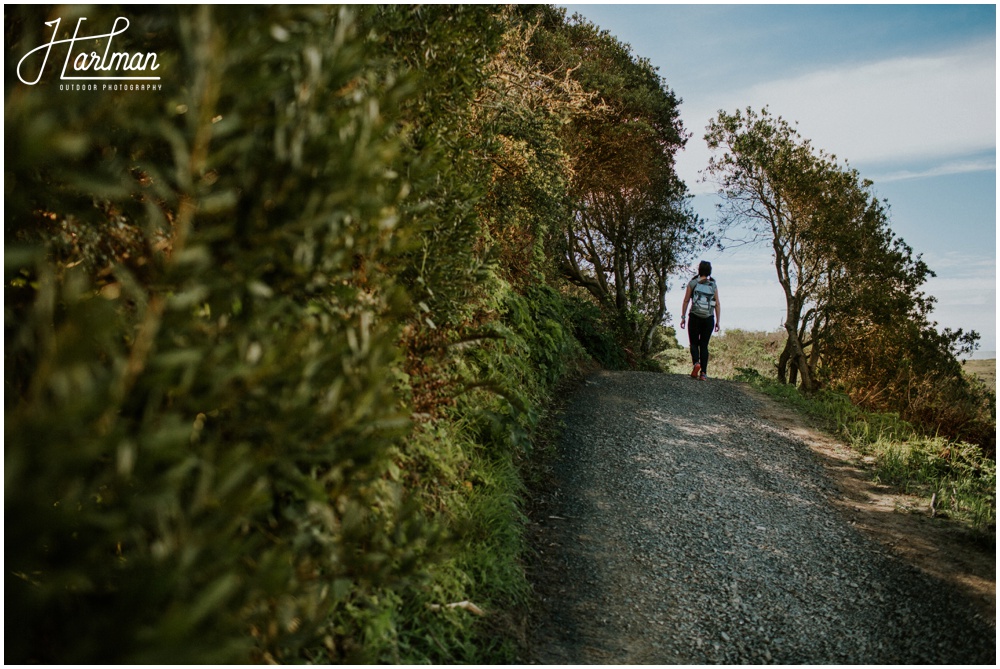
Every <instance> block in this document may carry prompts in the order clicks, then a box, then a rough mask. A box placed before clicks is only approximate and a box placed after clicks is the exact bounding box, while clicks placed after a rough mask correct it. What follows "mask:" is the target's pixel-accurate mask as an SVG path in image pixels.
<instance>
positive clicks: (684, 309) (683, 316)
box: [681, 283, 691, 330]
mask: <svg viewBox="0 0 1000 669" xmlns="http://www.w3.org/2000/svg"><path fill="white" fill-rule="evenodd" d="M690 301H691V284H690V283H688V285H687V290H685V291H684V304H682V305H681V330H683V329H684V321H685V320H687V312H688V302H690Z"/></svg>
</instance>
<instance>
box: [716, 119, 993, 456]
mask: <svg viewBox="0 0 1000 669" xmlns="http://www.w3.org/2000/svg"><path fill="white" fill-rule="evenodd" d="M705 138H706V141H708V143H709V146H710V147H711V148H713V149H716V150H718V151H720V152H721V156H714V157H713V158H712V159H711V161H710V164H709V168H708V172H709V174H711V175H712V176H713V177H714V178H715V179H716V180H717V181H718V182H719V185H720V186H721V187H722V190H723V192H724V194H725V197H726V203H725V206H724V215H723V220H722V224H723V226H724V227H728V226H740V227H744V228H746V229H747V230H748V232H749V233H750V235H751V239H755V240H757V241H766V242H767V243H768V244H769V246H770V247H771V248H772V249H773V251H774V262H775V269H776V270H777V274H778V279H779V283H780V284H781V286H782V289H783V290H784V293H785V301H786V319H785V331H786V335H787V337H786V339H785V348H784V350H783V351H782V352H781V354H780V355H779V357H778V360H777V375H778V379H779V380H780V381H781V382H790V383H793V384H794V383H796V381H797V379H801V384H802V387H803V389H804V390H806V391H807V392H811V391H814V390H817V389H819V388H822V387H835V388H843V389H844V390H846V391H847V392H848V393H849V394H850V396H851V397H852V399H853V400H854V401H855V402H856V403H858V404H859V405H862V406H864V407H866V408H869V409H872V410H875V411H889V412H897V413H900V414H901V415H903V416H905V417H906V418H907V419H908V420H911V421H914V422H916V423H919V424H920V425H922V426H923V427H924V428H926V429H932V430H935V431H937V432H940V433H941V434H944V435H947V436H948V437H950V438H953V439H959V440H968V441H971V442H974V443H977V444H979V445H980V446H981V447H982V448H983V450H984V452H985V453H986V454H987V455H992V454H994V452H995V449H996V420H995V405H996V399H995V394H990V393H988V392H985V389H982V388H979V387H977V386H976V385H975V384H972V383H970V382H969V380H968V378H967V377H966V376H965V375H964V374H962V371H961V367H960V364H959V362H958V360H957V359H956V354H967V353H969V352H971V351H972V350H974V349H975V347H976V342H977V340H978V339H979V335H978V334H977V333H975V332H963V331H962V330H955V331H953V330H950V329H944V330H940V331H939V328H938V327H937V323H935V322H933V321H931V320H930V315H931V312H932V310H933V305H934V299H933V298H932V297H928V296H927V295H925V294H923V293H922V292H921V290H920V288H921V286H922V285H923V284H924V283H925V282H926V280H927V279H928V278H929V277H932V276H933V275H934V274H933V272H932V271H931V270H930V268H929V267H928V266H927V264H926V263H925V262H924V261H923V260H922V258H921V257H920V256H919V255H915V254H914V251H913V249H912V248H911V247H910V246H908V245H907V244H906V243H905V242H904V241H903V240H902V239H901V238H899V237H897V236H896V235H895V234H894V233H893V231H892V230H891V229H890V228H889V212H888V204H887V203H885V202H881V201H879V200H878V198H877V197H876V195H875V193H874V191H873V185H874V184H873V183H872V182H871V181H868V180H864V179H861V177H860V176H859V174H858V173H857V171H856V170H853V169H850V167H849V166H848V165H847V163H846V162H845V163H843V164H842V165H841V164H839V163H837V161H836V157H835V156H831V155H828V154H826V153H825V152H823V151H821V150H816V149H814V148H813V147H812V145H811V143H810V142H809V140H806V139H803V138H802V137H801V136H800V135H799V133H798V131H797V130H795V128H794V127H793V126H792V125H791V124H789V123H788V122H787V121H785V120H784V119H782V118H781V117H780V116H779V117H774V116H772V115H771V114H770V113H769V112H768V110H767V109H764V110H763V111H762V112H760V113H759V114H758V113H757V112H754V111H753V110H752V109H747V110H746V111H745V112H743V111H737V112H735V113H733V114H728V113H726V112H720V113H719V115H718V117H717V118H716V119H713V121H712V123H711V124H710V126H709V129H708V133H707V134H706V136H705Z"/></svg>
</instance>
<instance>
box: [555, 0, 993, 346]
mask: <svg viewBox="0 0 1000 669" xmlns="http://www.w3.org/2000/svg"><path fill="white" fill-rule="evenodd" d="M564 6H565V7H567V13H568V14H569V15H572V14H573V13H579V14H581V15H583V16H584V17H585V18H587V19H588V20H589V21H591V22H592V23H594V24H596V25H598V26H600V27H601V28H603V29H606V30H608V31H609V32H610V33H611V34H613V35H614V36H615V37H617V38H618V39H619V40H620V41H622V42H624V43H626V44H629V45H631V46H632V49H633V51H634V52H635V53H636V54H637V55H638V56H641V57H644V58H648V59H649V60H650V62H651V63H652V64H653V65H654V66H656V67H657V68H659V72H660V75H661V76H662V77H663V78H664V79H665V80H666V82H667V85H668V86H669V87H670V88H671V89H673V90H674V91H675V92H676V93H677V95H678V96H679V97H680V98H682V99H683V104H682V105H681V118H682V119H683V122H684V125H685V127H686V128H687V129H688V130H689V131H690V132H691V133H692V135H693V136H692V138H691V139H690V140H689V142H688V146H687V149H686V150H685V151H684V153H683V154H682V155H680V156H679V157H678V172H679V173H680V175H681V177H682V178H683V179H684V181H685V182H686V183H687V184H688V187H689V189H690V190H691V191H692V192H693V193H694V194H695V201H694V206H695V208H696V210H697V211H698V212H699V213H700V214H701V215H702V216H703V217H705V218H707V219H709V220H710V221H712V220H714V218H715V213H714V204H715V202H716V201H717V200H716V196H715V195H713V194H712V193H713V192H714V190H715V189H714V187H713V186H712V184H710V183H703V182H702V180H701V175H700V174H699V171H700V170H702V169H704V167H705V166H706V165H707V162H708V157H709V155H710V153H709V150H708V148H707V146H705V143H704V140H703V138H702V136H703V135H704V128H705V126H706V124H707V123H708V120H709V119H710V118H711V117H712V116H714V114H715V112H716V111H718V110H719V109H725V110H726V111H730V112H731V111H734V110H735V109H737V108H745V107H747V106H752V107H754V108H756V109H758V110H759V109H760V108H761V107H763V106H764V105H767V106H769V108H770V110H771V112H773V113H774V114H777V115H781V116H783V117H784V118H786V119H788V120H790V121H796V122H798V129H799V132H800V133H801V134H802V136H803V137H806V138H808V139H811V140H812V142H813V144H814V145H815V146H816V147H818V148H821V149H823V150H825V151H827V152H829V153H832V154H835V155H837V156H838V158H840V159H846V160H848V161H849V162H850V165H851V166H852V167H854V168H855V169H857V170H858V171H859V172H860V173H861V175H862V176H863V177H866V178H869V179H871V180H872V181H874V182H875V190H876V192H877V193H878V194H879V195H880V197H882V198H885V199H887V200H888V201H889V204H890V207H891V209H890V211H891V216H892V219H891V227H892V229H893V231H894V232H895V233H896V234H897V235H898V236H900V237H902V238H903V239H904V240H906V242H907V243H908V244H910V246H912V247H913V248H914V249H915V251H917V252H918V253H922V254H923V257H924V260H925V261H926V262H927V263H928V265H930V267H931V269H933V270H934V271H935V272H936V274H937V277H936V278H933V279H931V280H930V281H929V282H928V283H927V284H926V285H925V287H924V288H925V291H926V292H928V293H930V294H931V295H934V296H935V297H937V298H938V305H937V307H936V309H935V312H934V320H936V321H938V322H939V324H940V326H941V327H951V328H959V327H961V328H964V329H967V330H968V329H974V330H976V331H978V332H979V333H980V334H981V335H982V340H981V348H982V350H983V351H984V352H986V351H995V350H996V249H997V246H996V192H997V180H996V127H997V124H996V6H995V5H993V4H988V5H984V4H979V5H896V4H890V5H752V4H741V5H716V4H697V5H680V4H633V5H624V4H611V5H608V4H603V5H601V4H574V5H564ZM707 259H709V260H711V261H712V262H713V265H714V266H715V270H716V271H715V276H716V278H717V279H718V280H719V285H720V296H721V298H722V304H723V317H722V321H723V323H722V324H723V328H727V327H728V328H743V329H750V330H773V329H776V328H778V327H779V326H780V324H781V322H782V321H783V316H784V298H783V296H782V293H781V289H780V287H779V286H778V285H777V282H776V279H775V275H774V269H773V267H772V266H771V264H770V262H771V261H770V254H769V253H768V251H767V250H764V249H754V248H746V247H744V248H741V249H738V250H733V251H727V252H725V253H721V254H720V253H718V252H713V253H711V254H709V256H707ZM673 297H676V300H674V301H676V302H677V304H676V305H674V304H673V303H672V302H670V303H669V306H670V307H671V310H672V311H677V310H679V309H680V301H681V296H680V295H679V294H678V295H675V296H672V297H671V298H668V300H669V299H673ZM989 357H993V356H992V355H990V356H989Z"/></svg>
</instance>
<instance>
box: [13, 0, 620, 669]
mask: <svg viewBox="0 0 1000 669" xmlns="http://www.w3.org/2000/svg"><path fill="white" fill-rule="evenodd" d="M529 14H530V12H529V13H525V12H518V11H515V10H512V9H509V8H501V7H489V6H461V7H458V6H455V7H440V6H430V7H416V6H379V7H367V8H329V7H314V6H308V7H239V8H221V7H220V8H210V7H174V8H164V7H144V8H138V7H130V8H128V9H118V8H115V7H108V6H100V7H88V8H86V9H81V8H60V9H58V10H47V9H45V8H38V7H16V8H8V9H5V27H6V33H5V45H6V49H7V54H8V58H7V60H6V64H5V93H6V108H5V142H6V148H5V160H6V163H5V175H4V176H5V205H4V206H5V210H4V219H5V230H4V239H5V249H4V259H5V265H4V292H5V302H4V327H5V332H4V337H5V350H4V363H5V374H4V389H5V394H4V410H5V435H4V438H5V449H4V450H5V453H4V455H5V488H4V499H5V507H4V521H5V547H6V548H5V564H6V567H7V569H6V573H5V576H4V578H5V593H6V598H7V599H6V603H7V611H8V615H7V616H6V618H5V620H6V622H5V630H4V631H5V640H6V651H5V660H7V661H11V662H17V663H22V662H24V663H27V662H48V663H92V662H99V663H120V662H129V663H133V662H141V663H145V662H150V663H153V662H156V663H160V662H166V663H180V662H196V663H223V662H245V661H279V662H295V661H317V662H330V661H353V662H359V661H362V662H369V661H380V662H427V661H431V662H482V661H498V660H511V659H514V655H513V647H512V646H511V643H510V638H511V630H510V629H509V625H508V624H507V623H505V622H504V621H505V620H506V619H507V618H505V616H503V615H501V613H502V612H503V611H506V610H512V609H514V608H516V607H518V606H521V605H524V604H525V603H526V602H527V598H528V596H529V592H528V586H527V582H526V580H525V578H524V574H523V573H522V572H521V568H520V564H521V562H520V560H521V557H522V554H523V550H524V547H523V544H522V536H521V531H522V527H521V522H522V519H521V516H520V512H519V507H518V499H519V495H520V493H521V487H522V483H521V472H520V470H519V467H520V466H521V463H522V462H523V461H524V460H525V458H526V456H527V455H528V453H529V452H530V449H531V443H532V432H533V430H534V429H535V427H536V426H537V424H538V421H539V420H540V418H541V415H542V411H543V407H544V405H545V402H546V400H547V398H548V395H549V393H550V391H551V388H552V387H553V385H554V384H555V383H556V382H557V381H558V380H559V379H560V378H561V377H562V376H563V375H564V374H565V372H566V371H567V370H568V369H569V368H571V367H572V366H573V365H574V364H575V361H577V360H580V359H582V358H583V357H584V356H585V355H586V353H585V352H584V348H583V346H581V344H580V342H579V341H578V339H577V337H575V336H574V334H577V335H579V336H580V337H581V339H583V340H584V342H585V344H586V345H587V347H588V348H589V349H590V350H591V351H593V352H594V354H595V355H596V356H597V357H599V358H602V359H603V360H604V361H606V362H607V363H609V364H615V365H618V364H621V362H622V353H621V350H620V348H616V347H617V346H618V344H617V343H616V342H615V341H614V339H613V338H611V337H610V336H609V335H608V334H607V332H608V329H607V326H606V325H604V324H603V323H604V320H603V319H604V316H603V315H602V314H601V313H600V312H599V311H595V308H594V307H592V306H587V305H584V304H582V303H580V302H579V301H578V300H570V299H569V298H567V297H566V296H565V295H564V294H563V292H562V289H561V288H560V284H559V282H558V281H557V280H556V279H555V278H554V277H555V276H556V270H555V267H554V263H553V262H551V260H550V255H549V253H548V252H547V251H546V249H547V248H548V247H550V246H551V240H552V238H553V236H558V234H559V231H560V229H561V226H564V225H565V224H566V220H567V219H566V217H567V216H570V215H571V214H570V211H571V207H570V206H569V204H568V201H567V197H568V196H567V192H568V183H569V180H570V179H571V178H572V174H571V170H570V167H569V166H570V164H571V163H570V161H569V160H568V159H567V157H566V155H565V152H564V148H563V144H562V140H561V139H560V137H561V133H562V132H563V129H564V128H565V126H566V124H568V123H570V122H571V121H572V118H573V115H574V114H577V113H579V111H580V109H581V108H582V106H585V103H586V102H587V101H588V100H589V98H588V97H587V96H586V95H585V94H583V93H582V92H581V91H580V90H579V86H578V85H577V84H575V83H574V82H572V81H571V80H570V79H569V78H568V77H564V78H562V79H560V78H557V77H553V76H551V75H550V73H545V72H541V71H538V70H537V69H533V68H534V65H533V64H532V62H531V60H530V58H529V56H528V54H529V48H528V46H529V44H530V40H531V35H532V33H533V31H534V30H536V29H538V27H537V26H536V25H535V24H533V23H532V22H531V21H530V20H527V19H526V18H524V17H525V16H528V15H529ZM122 15H127V16H128V17H129V19H130V21H131V27H130V30H129V33H128V34H127V35H125V36H122V37H121V38H116V39H119V40H120V41H119V42H116V47H118V48H122V49H126V50H129V51H139V50H141V51H143V52H146V51H156V52H157V53H158V54H159V56H160V66H161V68H162V72H163V73H164V76H163V90H162V91H159V92H157V93H155V94H146V93H143V94H139V93H136V92H107V91H93V92H91V91H83V92H67V91H60V90H58V87H57V85H56V84H57V82H58V80H57V79H56V75H55V74H54V73H53V72H54V71H58V68H56V69H55V70H53V66H52V64H51V63H50V65H49V66H48V70H49V71H48V73H47V74H46V75H45V76H43V79H42V81H41V82H40V83H39V84H38V85H34V86H29V85H25V84H23V83H21V82H20V81H19V80H18V78H17V76H16V72H15V69H16V67H17V64H18V62H19V61H20V59H21V56H22V55H23V54H25V53H27V52H28V51H30V50H31V49H32V48H34V47H35V46H37V45H39V44H42V43H44V42H45V41H47V40H48V39H49V35H50V33H49V32H48V31H49V30H50V28H47V27H46V26H45V22H46V21H50V20H52V18H53V17H59V18H61V19H62V23H61V28H60V30H61V32H60V36H62V33H65V32H66V31H71V30H72V28H73V27H74V26H75V25H76V20H77V18H78V17H80V16H85V17H86V18H87V21H86V22H85V26H86V31H89V33H88V34H94V33H96V32H97V31H98V30H99V29H100V28H103V27H104V26H110V25H112V23H113V22H114V19H115V17H117V16H122ZM554 16H558V14H554ZM554 29H557V28H554ZM86 31H85V32H86ZM56 51H57V49H56V50H54V51H53V60H58V56H57V55H56ZM43 74H44V73H43ZM530 80H534V81H535V84H533V85H530V86H525V85H523V84H524V82H526V81H530ZM514 91H521V93H522V94H521V95H514V94H513V92H514ZM459 602H471V605H469V606H461V607H449V606H448V604H454V603H459ZM15 611H16V614H15V613H14V612H15ZM479 611H485V613H486V615H485V616H482V617H480V616H478V615H477V612H479Z"/></svg>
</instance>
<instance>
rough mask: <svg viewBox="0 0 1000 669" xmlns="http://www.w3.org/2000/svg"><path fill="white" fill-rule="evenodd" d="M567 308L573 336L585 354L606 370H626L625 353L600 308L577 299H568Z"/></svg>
mask: <svg viewBox="0 0 1000 669" xmlns="http://www.w3.org/2000/svg"><path fill="white" fill-rule="evenodd" d="M567 307H568V309H569V319H570V322H571V323H572V324H573V334H574V336H575V337H576V339H577V340H578V341H579V342H580V344H581V345H582V346H583V348H584V349H585V350H586V351H587V353H588V354H589V355H590V356H591V357H592V358H593V359H594V360H595V361H596V362H597V363H598V364H600V365H601V366H602V367H604V368H606V369H626V368H627V367H628V360H627V359H626V357H625V351H624V350H623V349H622V347H621V346H620V345H619V344H618V341H617V339H616V338H615V335H614V330H613V328H612V327H611V326H609V325H608V324H607V323H606V321H605V316H604V315H603V313H602V312H601V310H600V308H599V307H598V306H597V305H596V304H594V303H593V301H591V300H587V299H584V298H578V297H577V298H570V299H568V300H567Z"/></svg>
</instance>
